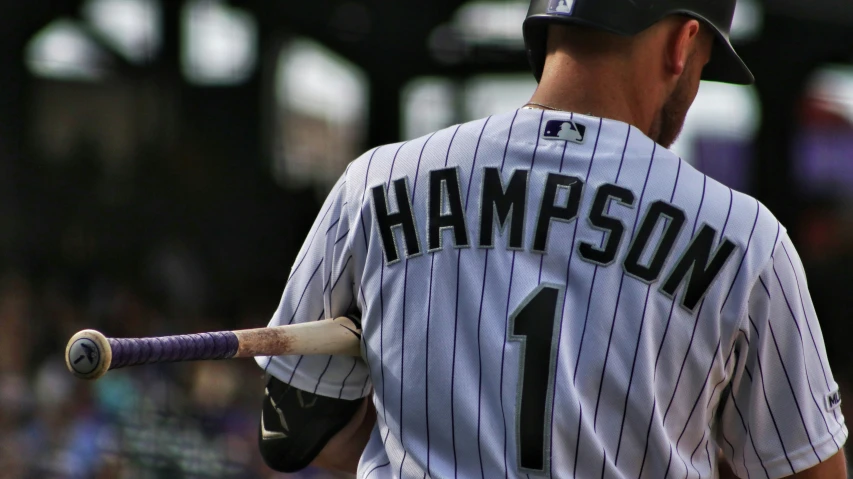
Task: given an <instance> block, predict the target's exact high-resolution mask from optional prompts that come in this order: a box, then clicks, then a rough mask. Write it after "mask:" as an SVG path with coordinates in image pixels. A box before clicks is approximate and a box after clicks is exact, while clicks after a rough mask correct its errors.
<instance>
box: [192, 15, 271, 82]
mask: <svg viewBox="0 0 853 479" xmlns="http://www.w3.org/2000/svg"><path fill="white" fill-rule="evenodd" d="M257 37H258V26H257V22H256V21H255V19H254V18H253V17H252V15H251V14H249V13H248V12H246V11H244V10H241V9H238V8H231V7H229V6H228V5H226V4H225V3H224V2H222V1H220V0H191V1H189V2H187V4H186V6H185V7H184V10H183V48H182V58H181V60H182V61H181V66H182V70H183V73H184V76H185V77H186V78H187V80H189V81H190V82H192V83H196V84H200V85H234V84H238V83H241V82H243V81H245V80H247V79H248V78H249V77H250V76H251V74H252V71H253V70H254V68H255V64H256V63H257V56H258V52H257V42H258V38H257Z"/></svg>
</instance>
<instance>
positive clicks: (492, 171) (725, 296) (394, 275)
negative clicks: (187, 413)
mask: <svg viewBox="0 0 853 479" xmlns="http://www.w3.org/2000/svg"><path fill="white" fill-rule="evenodd" d="M734 9H735V0H715V1H707V0H669V1H651V0H574V1H572V0H550V1H549V0H534V1H533V2H532V5H531V8H530V14H529V17H528V18H527V20H526V21H525V23H524V34H525V40H526V44H527V49H528V52H529V56H530V60H531V64H532V66H533V69H534V73H535V75H536V77H537V79H538V80H539V81H540V83H539V88H538V89H537V91H536V93H535V94H534V96H533V98H532V100H531V101H530V103H529V104H528V105H525V106H524V107H522V108H520V109H518V110H516V111H510V112H507V113H504V114H500V115H496V116H492V117H489V118H484V119H481V120H478V121H474V122H470V123H465V124H462V125H456V126H453V127H450V128H448V129H445V130H441V131H438V132H435V133H433V134H431V135H428V136H425V137H423V138H419V139H416V140H412V141H409V142H406V143H400V144H395V145H386V146H381V147H378V148H375V149H373V150H371V151H369V152H368V153H366V154H365V155H364V156H362V157H361V158H359V159H357V160H356V161H354V162H353V163H351V164H350V165H349V167H348V168H347V170H346V172H345V173H344V174H343V176H342V177H341V179H340V180H339V181H338V183H337V184H336V185H335V187H334V188H333V190H332V192H331V194H330V195H329V197H328V200H327V201H326V203H325V205H324V206H323V208H322V211H321V213H320V215H319V217H318V218H317V221H316V223H315V225H314V227H313V229H312V230H311V232H310V234H309V235H308V237H307V239H306V241H305V245H304V246H303V248H302V251H301V252H300V253H299V256H298V258H297V260H296V262H295V264H294V266H293V269H292V271H291V274H290V278H289V281H288V283H287V286H286V288H285V290H284V295H283V298H282V300H281V304H280V306H279V308H278V310H277V311H276V313H275V315H274V317H273V319H272V321H271V323H270V325H283V324H290V323H298V322H306V321H315V320H318V319H322V318H332V317H337V316H342V315H344V314H356V315H358V316H359V317H360V321H361V323H362V327H363V337H362V343H361V344H362V358H359V359H352V358H345V357H330V356H323V357H320V356H311V357H309V356H305V357H273V358H260V359H259V364H260V366H261V367H263V368H264V369H265V371H266V372H267V373H268V374H269V375H270V379H269V383H268V385H267V388H266V399H265V401H264V407H263V416H262V419H261V428H260V431H261V432H260V435H261V438H260V447H261V451H262V453H263V455H264V457H265V459H266V460H267V462H268V464H269V465H270V466H271V467H273V468H275V469H278V470H282V471H293V470H298V469H301V468H303V467H305V466H307V465H309V464H312V463H313V464H315V465H320V466H324V467H329V468H333V469H339V470H345V471H350V472H357V474H358V477H359V478H365V479H380V478H396V477H401V478H425V477H435V478H439V477H440V478H483V479H485V478H511V477H512V478H517V477H525V478H529V477H553V478H593V477H595V478H598V477H602V478H603V477H609V478H617V477H618V478H668V477H672V478H712V477H717V476H718V475H719V474H720V470H721V469H720V464H721V462H722V463H723V464H727V466H728V467H729V468H731V470H732V471H733V473H734V474H736V475H737V476H739V477H744V478H768V479H769V478H777V477H783V476H791V475H793V476H794V477H800V478H841V477H845V472H844V471H845V459H844V456H843V453H841V452H840V451H841V448H842V446H843V445H844V442H845V440H846V439H847V428H846V427H845V423H844V418H843V416H842V415H841V412H840V410H839V407H838V406H839V403H840V397H839V394H838V386H837V384H836V382H835V381H834V379H833V375H832V371H831V370H830V366H829V364H828V363H827V360H826V354H825V350H824V342H823V339H822V336H821V329H820V325H819V323H818V320H817V318H816V317H815V313H814V310H813V307H812V303H811V300H810V297H809V292H808V288H807V283H806V278H805V277H804V273H803V268H802V265H801V263H800V259H799V257H798V256H797V252H796V250H795V248H794V246H793V244H792V242H791V239H790V238H789V236H788V234H787V233H786V230H785V227H784V226H783V225H781V224H780V223H779V222H778V221H777V220H776V219H775V218H774V217H773V215H772V213H771V212H770V211H768V210H767V209H766V208H765V207H764V206H763V205H761V204H760V203H759V202H758V201H756V200H755V199H753V198H751V197H749V196H747V195H744V194H742V193H739V192H736V191H733V190H731V189H730V188H728V187H726V186H724V185H722V184H720V183H718V182H716V181H714V180H713V179H711V178H708V177H707V176H705V175H703V174H702V173H700V172H699V171H697V170H695V169H694V168H693V167H691V166H690V165H689V164H688V163H687V162H685V161H684V160H682V159H681V158H679V157H677V156H676V155H675V154H673V153H672V152H671V151H669V150H668V149H667V147H669V146H670V145H671V144H672V143H673V141H675V139H676V137H677V136H678V133H679V131H680V129H681V126H682V124H683V122H684V118H685V114H686V112H687V110H688V108H689V107H690V105H691V103H692V102H693V100H694V98H695V96H696V93H697V90H698V87H699V82H700V79H707V80H716V81H725V82H731V83H740V84H748V83H751V82H752V81H753V77H752V75H751V73H750V72H749V70H748V69H747V67H746V66H745V65H744V64H743V62H742V61H741V59H740V58H739V57H738V55H737V54H736V53H735V51H734V50H733V48H732V46H731V44H730V43H729V41H728V34H729V29H730V26H731V22H732V17H733V12H734ZM718 454H719V455H720V456H721V459H719V460H718Z"/></svg>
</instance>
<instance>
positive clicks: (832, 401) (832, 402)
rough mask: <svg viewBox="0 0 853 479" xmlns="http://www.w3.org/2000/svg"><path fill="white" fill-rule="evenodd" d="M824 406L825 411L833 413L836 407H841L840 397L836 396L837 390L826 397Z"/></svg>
mask: <svg viewBox="0 0 853 479" xmlns="http://www.w3.org/2000/svg"><path fill="white" fill-rule="evenodd" d="M825 406H826V410H827V411H833V410H834V409H837V408H838V406H841V395H840V394H838V390H837V389H836V390H835V391H833V392H831V393H829V394H827V395H826V404H825Z"/></svg>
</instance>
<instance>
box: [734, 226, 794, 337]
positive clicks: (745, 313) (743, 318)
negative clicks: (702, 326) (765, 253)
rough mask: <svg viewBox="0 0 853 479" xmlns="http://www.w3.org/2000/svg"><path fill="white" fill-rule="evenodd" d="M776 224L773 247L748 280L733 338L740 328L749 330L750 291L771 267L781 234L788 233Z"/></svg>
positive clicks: (780, 240) (781, 239)
mask: <svg viewBox="0 0 853 479" xmlns="http://www.w3.org/2000/svg"><path fill="white" fill-rule="evenodd" d="M777 224H778V226H779V228H780V232H779V235H778V237H777V238H776V242H775V243H774V244H773V248H772V249H771V250H770V257H769V258H768V259H767V261H765V262H764V264H762V265H761V268H760V269H759V270H758V274H757V275H755V278H754V279H753V280H752V281H751V282H750V288H749V291H750V294H749V295H748V296H747V297H746V301H744V302H743V304H742V305H741V306H740V309H739V311H738V316H739V317H740V321H739V322H738V325H737V326H738V327H737V329H735V338H736V337H737V331H740V330H741V329H744V330H746V331H749V325H748V324H746V322H747V320H748V318H749V301H750V300H751V299H752V291H753V290H754V289H755V286H756V285H757V284H758V281H759V280H760V279H761V274H762V273H763V272H764V271H767V270H768V269H770V268H772V267H773V261H774V259H773V257H774V255H775V254H776V248H778V247H779V245H780V244H782V241H783V236H787V235H788V230H787V228H785V227H784V226H782V224H781V223H779V222H778V220H777ZM744 326H746V327H744Z"/></svg>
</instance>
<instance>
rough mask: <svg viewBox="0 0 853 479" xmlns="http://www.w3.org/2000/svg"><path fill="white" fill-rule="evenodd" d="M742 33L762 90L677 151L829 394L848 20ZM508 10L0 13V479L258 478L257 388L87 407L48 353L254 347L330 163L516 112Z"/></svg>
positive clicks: (130, 4)
mask: <svg viewBox="0 0 853 479" xmlns="http://www.w3.org/2000/svg"><path fill="white" fill-rule="evenodd" d="M739 8H744V9H745V10H744V11H743V12H739V14H742V15H741V16H740V17H739V18H740V20H739V21H740V22H741V23H742V26H743V28H742V29H741V30H740V31H741V32H742V33H740V34H739V35H737V36H735V41H736V45H737V47H738V50H739V52H740V53H741V55H742V56H743V58H744V59H745V61H746V62H747V64H748V65H749V66H750V67H751V68H752V70H753V73H754V74H755V76H756V78H757V83H756V85H755V87H750V88H743V89H737V87H731V88H729V89H726V88H723V87H720V86H719V85H713V84H711V85H703V91H702V92H700V99H699V100H697V107H696V108H695V109H694V110H695V111H696V113H695V115H694V114H693V113H691V115H692V116H691V117H689V118H688V129H687V130H686V131H685V139H684V140H683V141H682V143H681V144H680V146H679V147H678V148H680V149H679V150H678V151H679V152H684V153H685V154H686V155H687V158H686V159H688V160H689V161H691V162H693V163H694V164H695V165H697V167H699V168H700V169H701V170H703V171H705V172H706V173H708V174H709V175H711V176H714V177H715V178H717V179H719V180H720V181H723V182H724V183H727V184H729V185H731V186H733V187H736V188H738V189H741V190H744V191H746V192H748V193H750V194H753V195H754V196H756V197H758V198H759V199H760V200H761V201H762V202H764V203H765V204H766V205H767V206H769V207H770V208H771V209H772V210H773V211H774V212H775V214H776V215H777V217H778V218H779V219H780V220H781V221H782V222H783V224H784V225H786V226H787V227H788V229H789V231H790V232H791V236H792V237H793V238H794V240H795V242H796V244H797V247H798V249H799V250H800V253H801V256H802V258H803V261H804V263H805V265H806V269H807V272H808V274H809V287H810V290H811V292H812V294H813V298H814V303H815V308H816V309H817V311H818V314H819V316H820V318H821V322H822V327H823V330H824V335H825V337H826V342H827V348H828V350H829V354H830V356H831V361H832V365H833V369H834V371H835V375H836V379H837V380H838V382H839V383H842V388H843V393H844V391H847V390H848V389H849V386H847V385H848V384H849V383H850V380H851V374H853V362H852V361H851V359H853V355H851V353H850V341H849V340H850V338H851V333H850V331H851V327H850V326H849V324H851V321H850V320H851V319H853V318H851V316H852V315H853V313H851V311H853V213H851V209H850V205H851V204H853V66H851V62H853V5H851V4H850V2H849V0H809V1H807V2H803V1H794V0H766V1H764V2H761V1H751V2H749V1H746V0H742V1H741V6H740V7H739ZM525 9H526V7H525V2H523V1H522V2H511V1H509V2H508V1H501V0H496V1H492V2H487V1H475V2H463V1H461V0H409V1H387V0H381V1H380V0H346V1H345V0H314V1H311V2H293V1H284V0H279V1H273V0H231V1H225V0H222V1H213V0H185V1H178V0H161V1H157V0H86V1H82V0H53V1H47V0H35V1H31V2H19V1H4V2H2V3H0V476H2V477H4V478H78V477H79V478H84V477H86V478H88V477H103V478H173V477H176V478H177V477H198V478H243V477H273V474H272V473H271V472H270V471H269V470H267V469H266V468H265V466H263V464H262V463H261V462H260V460H259V457H258V453H257V452H256V446H255V435H256V434H257V431H256V427H257V414H258V406H259V404H260V397H261V395H262V391H263V389H262V377H261V372H260V370H259V369H257V368H256V366H255V365H254V363H252V362H250V361H243V362H238V361H233V362H227V363H199V364H190V365H185V364H182V365H169V366H166V367H150V368H137V369H136V370H134V371H125V372H118V373H115V374H111V375H108V376H107V377H106V378H105V379H104V380H103V381H100V382H98V383H96V384H88V383H83V382H79V381H77V380H74V379H73V378H72V377H71V376H70V375H69V374H68V373H67V372H66V371H65V367H64V364H63V359H62V353H63V351H64V347H65V342H66V341H67V339H68V338H69V337H70V336H71V335H72V334H73V333H74V332H76V331H77V330H79V329H83V328H95V329H100V330H101V331H103V332H105V333H106V334H108V335H112V336H148V335H161V334H178V333H188V332H197V331H209V330H219V329H234V328H249V327H259V326H262V325H265V324H266V323H267V321H268V318H269V317H270V316H271V314H272V313H273V311H274V310H275V308H276V306H277V304H278V299H279V296H280V294H281V291H282V289H283V287H284V283H285V281H286V279H287V276H288V273H289V270H290V267H291V265H292V263H293V260H294V258H295V257H296V255H297V253H298V251H299V248H300V246H301V244H302V241H303V239H304V236H305V235H306V233H307V232H308V229H309V228H310V226H311V224H312V222H313V220H314V216H315V214H316V213H317V211H318V210H319V207H320V204H321V201H322V199H323V197H324V195H325V194H326V192H327V190H328V188H329V186H330V185H331V182H333V181H334V179H335V178H336V177H337V175H339V174H340V173H341V172H343V169H344V168H345V166H346V162H348V161H350V160H352V159H354V158H355V157H356V156H358V155H359V154H360V153H361V152H362V151H365V150H366V149H368V148H370V147H373V146H376V145H380V144H384V143H390V142H395V141H398V140H401V139H408V138H411V137H412V136H413V135H420V134H422V133H426V132H427V131H430V130H432V129H436V128H439V127H443V126H447V125H449V124H452V123H456V122H460V121H466V120H469V119H473V118H475V117H478V116H482V115H484V114H488V113H496V112H499V111H501V110H500V109H501V108H503V109H510V108H516V107H519V106H521V105H522V104H523V103H524V101H526V99H527V98H529V95H530V94H531V93H532V91H533V87H535V83H533V80H532V78H531V77H530V75H529V74H528V73H527V66H526V59H525V56H524V51H523V49H522V48H521V44H520V32H521V23H520V22H521V20H523V15H524V10H525ZM123 42H124V43H123ZM324 89H325V92H326V93H327V95H323V94H322V93H323V91H324ZM318 92H319V93H318ZM525 95H526V96H525ZM703 95H704V96H703ZM703 99H704V100H703ZM703 105H704V106H703ZM489 108H494V109H498V111H490V110H489ZM843 393H842V396H843V395H844V394H843ZM845 405H846V403H845ZM848 417H849V414H848ZM298 477H329V476H327V475H324V474H323V473H320V472H317V471H307V472H305V473H303V474H300V475H299V476H298Z"/></svg>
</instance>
